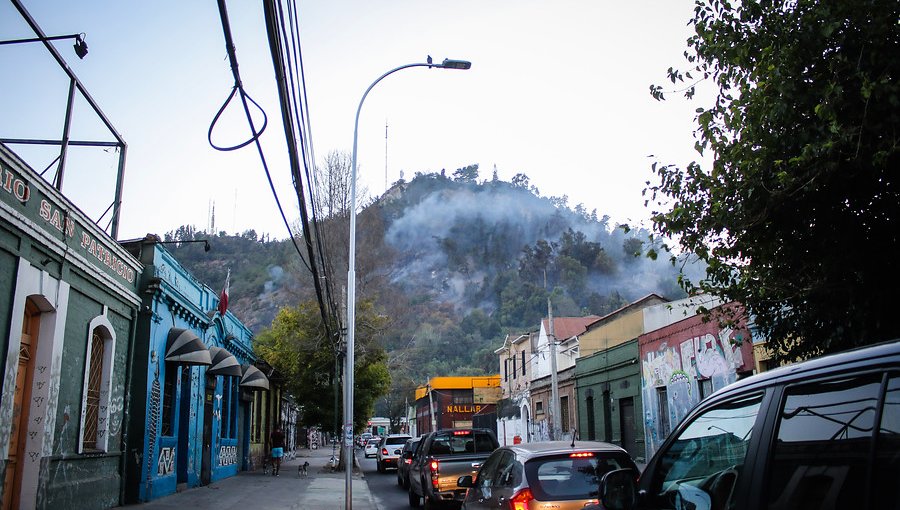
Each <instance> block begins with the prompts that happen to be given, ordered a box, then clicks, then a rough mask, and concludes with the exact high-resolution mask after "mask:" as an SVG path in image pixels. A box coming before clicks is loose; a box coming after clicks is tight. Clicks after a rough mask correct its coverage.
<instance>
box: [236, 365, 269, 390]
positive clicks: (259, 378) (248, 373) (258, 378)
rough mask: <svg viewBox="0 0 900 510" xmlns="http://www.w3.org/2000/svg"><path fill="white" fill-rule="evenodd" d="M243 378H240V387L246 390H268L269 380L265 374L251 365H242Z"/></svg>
mask: <svg viewBox="0 0 900 510" xmlns="http://www.w3.org/2000/svg"><path fill="white" fill-rule="evenodd" d="M243 369H244V376H243V377H241V386H242V387H244V388H247V389H248V390H268V389H269V378H268V377H266V374H264V373H262V371H261V370H260V369H258V368H256V367H254V366H253V365H244V366H243Z"/></svg>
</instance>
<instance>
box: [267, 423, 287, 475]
mask: <svg viewBox="0 0 900 510" xmlns="http://www.w3.org/2000/svg"><path fill="white" fill-rule="evenodd" d="M269 444H270V445H272V476H278V470H279V469H280V468H281V458H282V457H284V432H282V431H281V425H276V426H275V430H273V431H272V433H271V434H269Z"/></svg>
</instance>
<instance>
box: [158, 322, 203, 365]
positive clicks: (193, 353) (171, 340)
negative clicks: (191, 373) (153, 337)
mask: <svg viewBox="0 0 900 510" xmlns="http://www.w3.org/2000/svg"><path fill="white" fill-rule="evenodd" d="M166 361H172V362H174V363H180V364H182V365H209V364H211V363H212V358H211V357H210V355H209V349H207V348H206V344H204V343H203V340H200V337H198V336H197V335H195V334H194V332H193V331H191V330H189V329H181V328H172V329H170V330H169V336H168V338H167V339H166Z"/></svg>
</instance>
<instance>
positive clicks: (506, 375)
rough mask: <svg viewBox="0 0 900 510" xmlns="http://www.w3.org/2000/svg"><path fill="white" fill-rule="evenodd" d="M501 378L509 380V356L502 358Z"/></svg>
mask: <svg viewBox="0 0 900 510" xmlns="http://www.w3.org/2000/svg"><path fill="white" fill-rule="evenodd" d="M503 380H504V381H508V380H509V358H505V359H504V360H503Z"/></svg>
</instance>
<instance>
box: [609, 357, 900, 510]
mask: <svg viewBox="0 0 900 510" xmlns="http://www.w3.org/2000/svg"><path fill="white" fill-rule="evenodd" d="M897 480H900V342H898V341H894V342H891V343H887V344H879V345H875V346H871V347H867V348H862V349H856V350H852V351H847V352H844V353H840V354H835V355H831V356H825V357H821V358H817V359H814V360H810V361H806V362H803V363H798V364H794V365H789V366H785V367H781V368H777V369H775V370H772V371H770V372H765V373H762V374H759V375H756V376H753V377H749V378H747V379H744V380H742V381H738V382H737V383H735V384H732V385H730V386H727V387H725V388H723V389H721V390H719V391H718V392H716V393H714V394H712V395H710V396H709V397H708V398H707V399H705V400H703V401H702V402H700V403H699V404H698V405H697V407H696V408H695V409H693V410H692V411H691V412H690V413H688V415H687V416H686V417H685V419H684V420H683V421H682V422H681V424H680V425H679V426H678V427H677V428H676V429H675V430H674V431H673V433H672V434H670V435H669V437H668V438H667V439H666V440H665V441H664V442H663V444H662V446H661V447H660V449H659V451H657V452H656V454H655V455H654V456H653V458H651V459H650V462H648V463H647V467H646V468H645V469H644V472H643V473H642V474H641V477H640V480H638V481H635V478H634V476H632V473H631V472H630V471H622V470H619V471H613V472H610V473H608V474H607V475H606V477H605V478H604V479H603V480H601V483H600V498H601V503H602V505H603V508H605V509H606V510H628V509H663V508H665V509H669V508H679V507H680V508H709V509H711V510H720V509H726V508H727V509H733V510H746V509H754V510H755V509H759V508H768V509H773V510H780V509H792V508H812V509H820V508H821V509H825V508H853V509H855V510H856V509H859V510H863V509H876V508H877V509H881V508H897V501H900V499H898V496H900V490H898V485H897ZM595 508H600V505H597V506H596V507H595Z"/></svg>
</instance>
